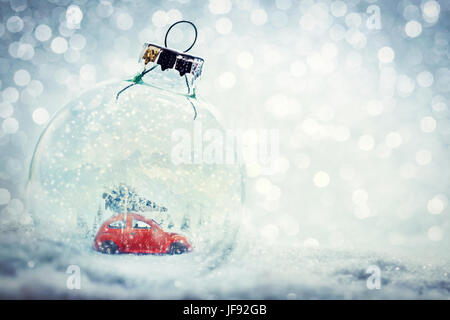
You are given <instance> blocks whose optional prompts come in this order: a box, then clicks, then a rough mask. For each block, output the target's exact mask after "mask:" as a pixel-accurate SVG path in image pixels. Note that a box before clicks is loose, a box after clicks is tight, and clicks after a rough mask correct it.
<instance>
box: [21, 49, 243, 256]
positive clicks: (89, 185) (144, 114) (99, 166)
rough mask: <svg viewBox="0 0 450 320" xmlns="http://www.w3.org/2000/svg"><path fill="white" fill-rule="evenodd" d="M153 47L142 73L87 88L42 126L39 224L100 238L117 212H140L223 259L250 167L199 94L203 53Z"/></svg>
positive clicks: (35, 182)
mask: <svg viewBox="0 0 450 320" xmlns="http://www.w3.org/2000/svg"><path fill="white" fill-rule="evenodd" d="M144 49H145V50H144V52H143V53H142V54H141V55H140V58H142V62H143V64H144V65H145V68H144V71H143V72H142V73H140V74H138V75H137V76H136V77H135V78H134V79H132V80H128V81H110V82H107V83H103V84H101V85H98V86H97V87H95V88H93V89H91V90H88V91H86V92H85V93H83V94H81V95H80V96H79V97H78V98H77V99H75V100H74V101H72V102H70V103H69V104H68V105H66V106H65V107H64V108H62V109H61V110H60V111H59V112H58V113H57V114H56V115H55V116H54V117H53V118H52V120H51V121H50V122H49V123H48V125H47V127H46V128H45V130H44V131H43V133H42V135H41V137H40V139H39V141H38V144H37V146H36V148H35V151H34V155H33V159H32V162H31V166H30V173H29V183H28V199H29V210H30V212H31V213H32V217H33V219H34V222H35V226H36V229H37V230H40V231H42V232H41V233H44V234H45V236H47V237H52V238H54V239H64V238H67V237H78V238H79V239H84V238H88V239H89V238H90V239H92V237H93V236H94V234H95V232H96V230H97V228H98V226H99V224H100V223H102V222H103V221H104V220H106V219H107V218H109V217H110V216H112V215H114V214H118V213H121V212H122V213H125V212H137V213H141V214H142V215H144V216H146V217H149V218H151V219H154V220H155V221H156V222H158V223H159V224H160V226H161V227H162V229H164V230H165V231H167V232H172V231H173V232H179V233H182V234H185V235H186V236H187V237H189V239H190V240H191V243H192V244H193V246H194V250H193V251H192V253H189V254H188V255H192V256H196V255H201V256H205V257H206V256H208V257H211V256H216V257H217V256H223V255H224V253H226V252H227V251H228V250H230V249H231V248H232V246H233V242H234V239H235V236H236V232H237V230H238V226H239V223H240V209H241V203H242V200H243V194H244V191H243V175H242V172H243V171H242V168H241V165H240V164H239V163H238V162H237V161H236V160H237V159H236V158H234V160H233V159H232V161H230V159H231V158H233V157H235V156H236V146H235V144H234V141H228V142H227V139H226V134H225V131H224V129H223V128H222V126H221V125H220V121H219V119H220V117H219V115H218V113H217V111H216V110H215V109H214V108H213V107H212V106H211V105H210V104H208V103H206V102H205V101H203V100H201V99H199V97H198V96H197V94H196V88H197V82H198V79H199V77H200V75H201V68H202V65H203V59H201V58H197V57H194V56H190V55H187V54H185V53H180V52H177V51H175V50H171V49H167V48H164V47H160V46H157V45H152V44H151V45H149V44H146V45H145V48H144ZM149 70H151V71H149ZM124 88H126V89H125V90H124ZM118 93H119V94H118ZM208 132H209V133H210V134H208ZM211 133H212V135H211ZM208 135H209V138H208V137H206V136H208ZM211 137H213V138H214V139H211ZM212 143H215V144H214V146H213V145H212ZM220 143H222V145H220ZM88 243H89V242H87V241H86V242H80V245H81V246H82V248H84V249H86V250H92V249H91V247H90V245H88ZM200 260H201V259H200Z"/></svg>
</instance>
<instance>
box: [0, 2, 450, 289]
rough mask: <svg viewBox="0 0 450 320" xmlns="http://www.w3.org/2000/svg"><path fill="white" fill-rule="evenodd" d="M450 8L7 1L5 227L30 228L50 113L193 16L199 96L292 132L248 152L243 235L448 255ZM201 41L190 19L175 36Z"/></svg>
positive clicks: (123, 68)
mask: <svg viewBox="0 0 450 320" xmlns="http://www.w3.org/2000/svg"><path fill="white" fill-rule="evenodd" d="M449 10H450V2H449V1H444V0H441V1H435V0H401V1H388V0H384V1H381V0H379V1H377V0H348V1H341V0H336V1H332V0H317V1H313V0H301V1H295V0H273V1H271V0H264V1H263V0H260V1H257V0H241V1H239V0H210V1H193V0H191V1H189V0H178V1H174V0H172V1H150V0H147V1H145V0H135V1H118V0H116V1H113V0H101V1H83V0H78V1H76V0H72V1H65V0H61V1H57V0H51V1H50V0H49V1H45V0H36V1H31V0H28V1H27V0H0V79H1V81H0V91H1V94H0V122H1V125H0V216H1V219H0V224H1V225H2V228H4V229H8V228H10V227H11V226H18V225H19V226H20V225H32V216H31V215H30V214H29V213H28V211H27V208H26V199H25V198H24V190H25V185H26V182H27V173H28V166H29V162H30V158H31V155H32V152H33V149H34V147H35V144H36V141H37V139H38V137H39V134H40V133H41V132H42V130H43V128H45V125H46V123H47V122H48V121H49V119H50V118H51V116H52V115H53V114H54V113H55V112H56V111H57V110H58V109H60V108H61V107H62V106H64V105H65V104H66V103H67V102H69V101H70V100H72V99H74V98H75V97H76V96H77V95H78V94H80V92H82V91H83V90H85V89H89V88H91V87H92V86H94V85H95V84H96V83H99V82H101V81H105V80H109V79H112V78H119V79H129V78H131V77H132V76H133V75H134V74H136V72H137V71H138V70H139V68H140V67H139V65H138V61H137V58H138V54H139V53H140V51H141V49H142V44H143V43H144V42H153V43H159V44H163V41H164V35H165V33H166V31H167V28H168V27H169V26H170V24H172V23H173V22H176V21H178V20H181V19H186V20H190V21H193V22H194V23H195V24H196V25H197V28H198V32H199V37H198V41H197V43H196V45H195V46H194V48H193V49H192V51H191V53H192V54H194V55H197V56H200V57H203V58H204V59H205V61H206V62H205V66H204V71H203V75H202V80H201V83H200V84H199V95H201V96H202V97H203V98H205V99H207V100H208V101H209V102H211V103H212V104H214V105H215V106H216V107H217V109H218V110H220V111H221V112H222V118H223V125H224V127H226V128H230V129H244V130H245V129H263V130H269V129H276V130H279V137H280V139H279V156H278V157H277V159H275V160H274V162H273V163H272V165H271V166H270V167H265V166H263V165H261V164H258V163H256V162H250V163H247V175H248V180H247V199H246V203H245V216H244V217H243V219H242V226H241V230H242V234H244V235H245V236H244V238H245V241H248V242H250V243H253V244H256V247H258V246H259V247H261V246H264V247H266V246H267V247H271V246H273V248H280V247H289V246H291V245H294V246H299V247H302V248H308V249H311V250H315V249H320V248H326V249H327V250H350V251H351V250H361V249H363V250H378V251H382V252H388V251H389V252H393V253H394V254H397V253H402V254H406V255H408V256H409V257H414V258H415V259H418V260H419V261H422V262H423V263H425V262H428V261H430V259H437V258H439V259H444V260H445V261H448V260H449V259H450V256H449V252H450V241H449V239H450V238H449V237H450V219H449V213H450V209H449V203H448V202H449V197H450V192H449V191H450V163H449V159H450V149H449V142H450V116H449V112H450V111H449V100H448V99H449V91H450V70H449V58H450V52H449V39H450V36H449V33H450V13H449ZM378 13H379V16H378ZM378 18H379V20H378ZM374 19H375V20H374ZM192 38H193V33H192V29H190V28H189V26H183V25H180V26H179V27H177V28H175V29H174V30H173V31H172V32H171V34H170V37H169V46H171V47H173V48H176V49H180V50H183V49H184V48H186V47H187V46H188V45H189V43H190V42H191V41H192ZM255 143H257V141H255ZM274 250H276V249H274ZM319 260H320V259H319ZM286 263H287V264H291V263H292V264H295V261H291V262H289V261H287V262H286ZM447 266H448V265H447ZM361 267H362V268H365V266H361ZM441 271H442V270H441ZM441 271H439V272H438V273H439V276H440V277H444V279H445V281H447V282H446V283H448V277H449V276H448V269H447V270H444V271H442V272H441ZM438 278H439V277H438ZM446 290H447V291H446V292H447V295H448V289H446ZM285 294H287V293H286V292H284V291H283V292H280V296H281V297H286V296H285ZM291 297H292V296H291Z"/></svg>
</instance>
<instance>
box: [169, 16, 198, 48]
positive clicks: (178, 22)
mask: <svg viewBox="0 0 450 320" xmlns="http://www.w3.org/2000/svg"><path fill="white" fill-rule="evenodd" d="M180 23H187V24H190V25H191V26H192V28H194V32H195V37H194V41H193V42H192V44H191V46H190V47H189V48H187V49H186V50H184V51H183V52H184V53H186V52H188V51H189V50H191V49H192V47H193V46H194V44H195V42H197V35H198V32H197V27H196V26H195V24H193V23H192V22H191V21H187V20H180V21H177V22H175V23H174V24H172V25H171V26H170V27H169V29H167V32H166V36H165V37H164V46H165V47H166V48H167V36H168V35H169V32H170V30H172V28H173V27H175V26H176V25H177V24H180Z"/></svg>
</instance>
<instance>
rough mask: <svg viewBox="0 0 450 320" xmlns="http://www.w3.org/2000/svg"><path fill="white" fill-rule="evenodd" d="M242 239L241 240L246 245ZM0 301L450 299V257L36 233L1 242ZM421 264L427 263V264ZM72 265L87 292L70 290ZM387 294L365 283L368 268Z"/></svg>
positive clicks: (12, 236)
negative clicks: (105, 248)
mask: <svg viewBox="0 0 450 320" xmlns="http://www.w3.org/2000/svg"><path fill="white" fill-rule="evenodd" d="M241 240H242V239H241ZM0 243H1V247H2V250H1V251H0V297H1V298H19V299H20V298H32V299H35V298H36V299H37V298H39V299H61V298H62V299H76V298H89V299H91V298H99V299H189V298H191V299H382V298H383V299H449V298H450V273H449V271H450V263H449V261H448V259H447V258H442V259H441V258H439V257H438V259H434V260H433V261H432V262H427V263H424V262H423V261H420V259H414V258H413V257H407V255H398V254H395V255H394V254H387V253H376V252H370V251H367V250H342V249H330V248H328V249H327V248H305V247H300V246H295V245H290V246H279V245H278V246H275V245H271V246H265V247H260V246H256V245H252V244H251V243H252V242H251V241H239V239H238V243H240V244H241V245H237V246H236V247H235V248H234V250H232V251H231V253H229V254H228V255H225V256H223V257H221V258H220V257H218V256H215V257H205V256H202V254H201V253H199V252H192V253H189V254H184V255H180V256H156V255H126V254H122V255H104V254H101V253H98V252H95V251H93V250H92V249H91V247H90V240H89V239H76V238H70V240H69V239H66V240H65V241H52V240H48V239H46V237H45V236H37V235H36V234H35V233H34V232H32V231H28V232H24V231H23V230H22V231H8V232H6V231H5V232H3V233H2V235H1V236H0ZM422 260H423V259H422ZM69 265H77V266H79V267H80V271H81V288H80V289H79V290H69V289H68V288H67V285H66V282H67V279H68V277H69V276H70V275H69V274H67V273H66V270H67V268H68V266H69ZM371 265H376V266H378V267H379V268H380V270H381V288H380V289H379V290H376V289H375V290H369V289H368V288H367V285H366V281H367V278H368V277H369V276H370V274H367V273H366V270H367V268H368V267H369V266H371Z"/></svg>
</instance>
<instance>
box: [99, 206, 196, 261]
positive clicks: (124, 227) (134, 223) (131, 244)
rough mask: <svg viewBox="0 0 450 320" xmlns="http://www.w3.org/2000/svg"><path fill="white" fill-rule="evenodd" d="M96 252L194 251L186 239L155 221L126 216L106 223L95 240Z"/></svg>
mask: <svg viewBox="0 0 450 320" xmlns="http://www.w3.org/2000/svg"><path fill="white" fill-rule="evenodd" d="M94 249H96V250H98V251H101V252H103V253H109V254H113V253H122V252H126V253H168V254H181V253H183V252H188V251H191V250H192V245H191V244H190V243H189V241H188V239H187V238H186V237H185V236H182V235H180V234H177V233H169V232H165V231H164V230H163V229H161V227H160V226H159V225H158V224H157V223H156V222H155V221H154V220H152V219H148V218H145V217H143V216H141V215H139V214H136V213H128V214H126V215H125V214H124V213H122V214H118V215H116V216H114V217H112V218H110V219H108V220H107V221H106V222H105V223H103V225H102V226H101V227H100V229H99V230H98V232H97V235H96V237H95V239H94Z"/></svg>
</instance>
